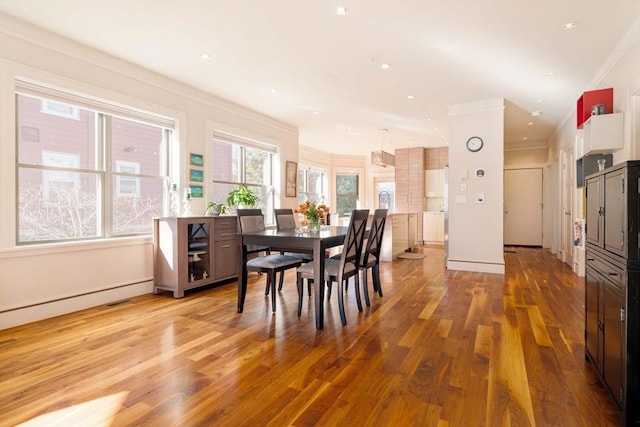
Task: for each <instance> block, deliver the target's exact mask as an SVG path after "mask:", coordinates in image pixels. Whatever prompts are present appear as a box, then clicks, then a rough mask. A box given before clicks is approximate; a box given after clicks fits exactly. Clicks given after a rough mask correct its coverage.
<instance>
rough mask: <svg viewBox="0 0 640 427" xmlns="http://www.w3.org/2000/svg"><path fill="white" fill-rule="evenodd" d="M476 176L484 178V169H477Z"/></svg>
mask: <svg viewBox="0 0 640 427" xmlns="http://www.w3.org/2000/svg"><path fill="white" fill-rule="evenodd" d="M476 177H477V178H484V169H476Z"/></svg>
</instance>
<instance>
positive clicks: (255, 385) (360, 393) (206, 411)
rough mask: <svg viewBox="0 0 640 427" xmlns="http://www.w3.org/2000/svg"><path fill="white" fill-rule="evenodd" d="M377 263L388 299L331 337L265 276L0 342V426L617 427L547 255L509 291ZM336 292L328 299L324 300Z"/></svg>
mask: <svg viewBox="0 0 640 427" xmlns="http://www.w3.org/2000/svg"><path fill="white" fill-rule="evenodd" d="M419 251H422V252H425V253H426V255H427V256H426V258H424V259H422V260H399V261H395V262H393V263H384V264H383V266H382V269H381V270H382V281H383V289H384V297H382V298H380V297H378V296H374V297H373V299H372V304H371V307H370V308H365V310H364V312H363V313H358V311H357V309H356V304H355V301H354V299H353V296H354V295H353V291H351V292H350V295H349V296H348V300H347V307H348V312H347V317H348V324H347V326H345V327H342V326H341V324H340V316H339V315H338V309H337V300H336V298H335V296H334V298H333V299H332V301H329V302H328V303H327V305H326V318H325V329H324V330H323V331H316V329H315V327H314V319H313V310H312V309H313V306H312V302H311V301H309V300H308V299H307V298H305V307H304V309H303V314H302V317H301V318H298V317H297V316H296V304H297V302H296V295H295V285H294V276H293V273H289V274H288V276H287V283H285V289H284V290H283V292H282V293H281V294H280V295H279V297H278V311H277V313H276V314H275V315H272V314H271V309H270V306H269V299H268V298H266V297H265V296H264V277H254V278H250V283H249V292H248V294H247V300H246V304H245V310H244V313H243V314H238V313H236V296H237V293H236V286H235V282H234V283H231V284H228V285H225V286H222V287H217V288H211V289H205V290H201V291H197V292H192V293H189V294H187V296H186V297H185V298H183V299H179V300H177V299H173V298H171V297H170V295H169V294H164V295H145V296H142V297H138V298H133V299H131V300H129V301H126V302H123V303H121V304H116V305H112V306H100V307H96V308H93V309H90V310H85V311H82V312H78V313H73V314H69V315H65V316H61V317H58V318H54V319H49V320H44V321H41V322H37V323H32V324H29V325H25V326H21V327H16V328H13V329H10V330H5V331H1V332H0V425H2V426H13V425H17V424H20V423H25V422H27V423H26V424H25V425H60V426H67V425H84V426H124V425H135V426H142V425H150V426H210V425H216V426H217V425H220V426H241V425H247V426H263V425H273V426H286V425H295V426H315V425H325V426H338V425H340V426H352V425H357V426H534V425H536V426H563V427H567V426H615V425H620V423H621V421H620V418H619V415H618V414H617V413H616V409H615V407H614V406H613V404H612V401H611V400H610V399H609V397H608V395H607V394H606V393H605V391H604V389H603V388H602V387H601V386H600V385H599V383H598V381H597V379H596V377H595V374H594V373H593V371H592V370H591V368H590V367H589V365H587V363H586V362H585V358H584V346H583V341H584V339H583V336H584V332H583V329H584V328H583V318H584V314H583V310H584V309H583V304H584V284H583V279H582V278H578V277H577V276H575V275H574V274H573V273H572V272H571V270H570V269H569V268H568V267H567V266H565V265H563V264H562V263H560V262H559V261H557V260H556V258H555V257H554V256H552V255H551V254H549V253H548V251H546V250H543V249H531V248H515V250H514V251H511V250H509V251H506V252H505V259H506V263H507V267H506V270H507V273H506V275H505V276H501V275H492V274H483V273H468V272H455V271H445V270H444V269H443V260H442V258H443V252H442V249H441V248H434V247H423V248H420V249H419ZM334 292H335V291H334Z"/></svg>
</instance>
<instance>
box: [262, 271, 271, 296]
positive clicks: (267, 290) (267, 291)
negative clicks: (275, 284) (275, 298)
mask: <svg viewBox="0 0 640 427" xmlns="http://www.w3.org/2000/svg"><path fill="white" fill-rule="evenodd" d="M269 288H271V275H270V274H267V284H266V285H265V287H264V294H265V295H269Z"/></svg>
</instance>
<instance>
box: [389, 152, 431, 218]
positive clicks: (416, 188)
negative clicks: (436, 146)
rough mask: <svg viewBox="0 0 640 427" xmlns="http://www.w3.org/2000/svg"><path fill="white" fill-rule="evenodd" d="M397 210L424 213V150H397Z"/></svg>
mask: <svg viewBox="0 0 640 427" xmlns="http://www.w3.org/2000/svg"><path fill="white" fill-rule="evenodd" d="M395 155H396V171H395V174H396V200H395V210H396V212H400V213H411V212H422V210H423V205H424V148H422V147H420V148H403V149H399V150H396V152H395Z"/></svg>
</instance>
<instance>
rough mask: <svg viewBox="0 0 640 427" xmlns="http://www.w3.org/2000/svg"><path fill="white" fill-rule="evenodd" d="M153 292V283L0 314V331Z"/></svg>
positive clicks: (141, 283) (133, 285) (147, 282)
mask: <svg viewBox="0 0 640 427" xmlns="http://www.w3.org/2000/svg"><path fill="white" fill-rule="evenodd" d="M152 292H153V281H152V280H149V281H145V282H140V283H134V284H131V285H128V286H119V287H117V288H113V289H106V290H104V291H98V292H92V293H90V294H85V295H80V296H77V297H69V298H64V299H60V300H55V301H51V302H44V303H41V304H37V305H32V306H28V307H23V308H16V309H13V310H7V311H5V312H3V313H0V330H2V329H7V328H12V327H14V326H19V325H24V324H26V323H31V322H36V321H38V320H43V319H48V318H50V317H55V316H60V315H62V314H67V313H73V312H74V311H79V310H84V309H87V308H91V307H96V306H99V305H102V304H108V303H111V302H114V301H119V300H121V299H125V298H131V297H135V296H138V295H144V294H150V293H152Z"/></svg>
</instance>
